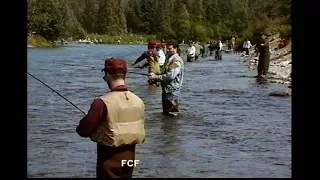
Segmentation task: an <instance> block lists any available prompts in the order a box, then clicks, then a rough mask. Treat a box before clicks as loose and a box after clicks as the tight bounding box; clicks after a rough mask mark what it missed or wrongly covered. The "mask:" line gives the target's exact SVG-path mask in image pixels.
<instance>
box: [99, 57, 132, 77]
mask: <svg viewBox="0 0 320 180" xmlns="http://www.w3.org/2000/svg"><path fill="white" fill-rule="evenodd" d="M117 70H123V71H124V72H125V73H127V62H126V61H125V60H123V59H118V58H114V57H111V58H109V59H106V60H105V63H104V68H103V69H102V71H104V72H107V73H109V74H114V73H116V71H117Z"/></svg>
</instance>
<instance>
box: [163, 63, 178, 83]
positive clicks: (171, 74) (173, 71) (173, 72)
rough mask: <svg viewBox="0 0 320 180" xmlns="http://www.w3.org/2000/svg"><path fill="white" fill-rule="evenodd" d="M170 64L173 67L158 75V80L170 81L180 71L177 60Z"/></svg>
mask: <svg viewBox="0 0 320 180" xmlns="http://www.w3.org/2000/svg"><path fill="white" fill-rule="evenodd" d="M171 66H173V67H172V68H171V69H170V70H169V71H168V72H167V73H165V74H162V75H159V76H158V79H159V81H160V82H170V81H172V80H174V78H176V76H177V75H178V74H179V73H180V70H181V67H180V66H181V64H180V63H179V62H175V63H173V64H172V65H171Z"/></svg>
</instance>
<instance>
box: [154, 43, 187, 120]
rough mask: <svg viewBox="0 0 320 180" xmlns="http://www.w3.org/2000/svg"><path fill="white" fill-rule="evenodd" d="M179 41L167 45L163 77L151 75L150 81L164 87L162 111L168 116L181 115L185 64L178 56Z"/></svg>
mask: <svg viewBox="0 0 320 180" xmlns="http://www.w3.org/2000/svg"><path fill="white" fill-rule="evenodd" d="M178 49H179V43H178V41H175V40H171V41H169V42H168V44H167V51H168V58H167V59H166V62H165V64H164V71H163V73H162V74H161V75H156V74H154V73H151V74H150V76H149V79H151V80H155V81H159V82H160V83H161V87H162V109H163V113H164V114H167V115H173V116H176V115H178V113H179V95H180V89H181V85H182V82H183V75H184V62H183V60H182V59H181V57H180V56H179V54H178Z"/></svg>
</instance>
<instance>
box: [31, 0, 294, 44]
mask: <svg viewBox="0 0 320 180" xmlns="http://www.w3.org/2000/svg"><path fill="white" fill-rule="evenodd" d="M290 7H291V2H290V0H28V33H29V34H31V33H32V32H33V33H35V34H37V35H40V36H42V37H44V38H45V39H47V40H50V41H53V40H57V39H59V38H69V37H73V39H80V38H82V39H83V38H85V37H86V36H87V35H88V34H99V35H108V36H117V35H119V36H122V35H128V33H130V34H131V33H132V34H142V35H156V37H157V39H168V38H170V39H172V38H175V39H177V40H179V41H182V40H184V41H185V42H186V41H187V40H190V39H192V40H197V41H207V40H211V39H218V38H219V39H222V40H225V39H230V37H231V36H232V35H235V36H236V37H237V38H238V39H243V38H252V37H253V35H255V33H257V32H260V31H270V32H271V33H275V32H279V33H281V35H282V36H283V37H290V35H291V34H290V33H291V26H290V23H291V22H290ZM151 37H152V36H151Z"/></svg>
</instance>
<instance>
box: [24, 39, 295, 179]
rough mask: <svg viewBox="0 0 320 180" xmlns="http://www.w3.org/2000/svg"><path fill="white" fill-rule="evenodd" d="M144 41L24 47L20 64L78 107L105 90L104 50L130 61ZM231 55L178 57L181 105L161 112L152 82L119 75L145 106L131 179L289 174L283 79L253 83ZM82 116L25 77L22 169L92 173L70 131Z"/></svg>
mask: <svg viewBox="0 0 320 180" xmlns="http://www.w3.org/2000/svg"><path fill="white" fill-rule="evenodd" d="M145 48H146V46H145V45H68V46H64V47H59V48H46V49H28V72H29V73H31V74H33V75H34V76H36V77H38V78H39V79H41V80H42V81H44V82H45V83H47V84H48V85H49V86H51V87H52V88H54V89H55V90H57V91H58V92H59V93H60V94H62V95H63V96H65V97H66V98H68V99H69V100H70V101H71V102H73V103H74V104H76V105H77V106H78V107H79V108H80V109H82V110H83V111H85V112H87V111H88V109H89V108H90V104H91V103H92V102H93V99H94V98H96V97H99V96H101V95H103V94H105V93H106V92H107V91H108V89H107V84H106V83H105V82H104V81H103V79H102V77H103V72H101V69H102V68H103V65H104V60H105V59H106V58H107V57H111V56H116V57H120V58H125V59H126V60H128V61H129V64H130V68H129V70H130V71H134V72H140V73H146V71H147V68H146V69H143V70H141V69H133V68H131V63H132V62H133V60H135V59H136V58H137V57H138V56H139V55H140V54H141V53H142V52H143V51H144V50H145ZM254 75H256V72H255V71H253V70H251V69H249V68H248V67H247V66H245V65H244V64H241V63H240V62H239V60H238V57H237V56H236V55H228V54H224V57H223V60H222V61H214V60H212V58H210V57H207V58H205V59H201V58H200V59H199V60H198V61H197V62H193V63H188V62H186V63H185V77H184V82H183V87H182V90H181V102H180V103H181V105H180V107H181V113H180V114H179V115H178V116H177V117H166V116H163V115H162V113H161V111H162V105H161V89H160V87H159V88H149V87H148V86H147V78H146V77H145V76H141V75H137V74H130V73H129V74H128V84H129V89H130V90H131V91H133V92H134V93H135V94H137V95H138V96H139V97H141V99H142V100H143V101H144V102H145V105H146V130H147V138H146V141H145V143H144V144H141V145H137V148H136V152H137V154H136V159H138V160H139V161H140V162H139V164H138V165H137V167H136V168H135V171H134V177H142V178H145V177H186V178H191V177H193V178H194V177H212V178H218V177H225V178H232V177H242V178H246V177H248V178H249V177H252V178H267V177H270V178H276V177H278V178H289V177H291V98H281V97H271V96H268V94H269V93H270V92H272V91H275V90H283V89H286V88H287V86H286V85H282V84H260V83H257V82H256V81H255V79H254V78H250V76H254ZM82 117H83V114H82V113H81V112H79V111H78V110H77V109H76V108H74V107H73V106H72V105H70V104H69V103H68V102H67V101H66V100H64V99H62V98H61V97H59V96H58V95H57V94H55V93H54V92H53V91H52V90H50V89H48V88H47V87H46V86H44V85H42V84H41V83H39V82H38V81H36V80H35V79H33V78H32V77H30V76H28V131H27V132H28V166H27V167H28V177H88V178H89V177H95V166H96V145H95V143H93V142H91V141H90V139H89V138H81V137H80V136H78V134H77V133H76V131H75V129H76V126H77V125H78V122H79V120H80V119H81V118H82Z"/></svg>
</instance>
